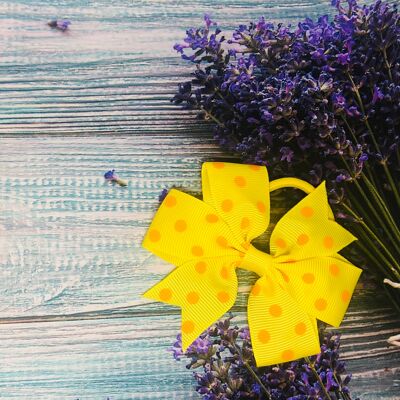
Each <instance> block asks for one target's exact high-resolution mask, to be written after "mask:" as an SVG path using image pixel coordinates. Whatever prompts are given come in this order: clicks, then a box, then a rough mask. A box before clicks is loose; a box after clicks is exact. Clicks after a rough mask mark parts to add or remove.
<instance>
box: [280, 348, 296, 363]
mask: <svg viewBox="0 0 400 400" xmlns="http://www.w3.org/2000/svg"><path fill="white" fill-rule="evenodd" d="M282 360H283V361H291V360H294V351H293V350H285V351H284V352H282Z"/></svg>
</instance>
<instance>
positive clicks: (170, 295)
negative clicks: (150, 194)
mask: <svg viewBox="0 0 400 400" xmlns="http://www.w3.org/2000/svg"><path fill="white" fill-rule="evenodd" d="M202 179H203V195H204V201H200V200H198V199H196V198H194V197H192V196H189V195H187V194H185V193H182V192H180V191H177V190H171V191H170V193H169V194H168V196H167V197H166V198H165V200H164V201H163V203H162V204H161V206H160V208H159V210H158V211H157V213H156V215H155V217H154V219H153V222H152V223H151V226H150V228H149V230H148V232H147V234H146V236H145V239H144V242H143V246H144V247H145V248H147V249H148V250H150V251H152V252H153V253H155V254H157V255H158V256H160V257H161V258H163V259H164V260H167V261H169V262H171V263H173V264H175V265H176V266H177V268H176V269H175V270H173V271H172V272H171V273H170V274H169V275H168V276H167V277H166V278H164V279H163V280H162V281H161V282H159V283H158V284H156V285H155V286H154V287H152V288H151V289H150V290H148V291H147V292H146V293H145V294H144V296H145V297H146V298H149V299H153V300H157V301H162V302H165V303H168V304H172V305H176V306H180V307H181V308H182V345H183V349H184V350H185V349H186V348H187V347H188V346H189V345H190V344H191V343H192V342H193V341H194V340H195V339H196V338H197V337H198V336H199V335H200V334H201V333H202V332H203V331H204V330H205V329H207V328H208V327H209V326H210V325H211V324H212V323H213V322H215V320H217V319H218V318H220V317H221V316H222V315H223V314H224V313H225V312H227V311H228V310H229V309H230V308H231V307H232V305H233V304H234V302H235V299H236V295H237V285H238V282H237V275H236V268H237V267H239V268H243V269H247V270H249V271H251V272H254V273H256V274H257V275H259V279H258V280H257V282H256V284H255V285H254V286H253V288H252V289H251V292H250V295H249V299H248V322H249V328H250V335H251V340H252V344H253V349H254V356H255V358H256V362H257V365H258V366H263V365H271V364H274V363H280V362H285V361H291V360H294V359H297V358H300V357H304V356H309V355H313V354H316V353H318V352H319V348H320V347H319V340H318V332H317V324H316V319H317V318H318V319H320V320H322V321H325V322H327V323H329V324H332V325H334V326H338V324H339V323H340V322H341V320H342V318H343V316H344V313H345V311H346V309H347V307H348V304H349V301H350V298H351V295H352V293H353V291H354V288H355V285H356V283H357V280H358V278H359V276H360V273H361V270H360V269H359V268H357V267H355V266H353V265H352V264H351V263H349V262H348V261H347V260H346V259H345V258H343V257H342V256H340V255H339V254H338V251H340V250H341V249H342V248H344V247H345V246H347V245H348V244H350V243H351V242H352V241H353V240H355V239H356V238H355V237H354V236H353V235H352V234H351V233H350V232H348V231H347V230H346V229H344V228H343V227H341V226H340V225H339V224H338V223H336V222H335V221H334V219H333V217H332V218H331V215H332V213H331V210H330V208H329V203H328V198H327V193H326V189H325V184H324V183H323V184H321V185H319V186H318V187H317V188H316V189H314V190H313V191H312V192H311V193H310V194H309V195H307V196H306V197H305V198H304V199H303V200H301V201H300V202H299V203H298V204H297V205H295V206H294V207H293V208H292V209H291V210H289V211H288V212H287V213H286V214H285V215H284V216H283V217H282V218H281V220H280V221H279V222H278V223H277V225H276V227H275V229H274V230H273V232H272V234H271V238H270V250H271V251H270V254H268V253H265V252H262V251H260V250H258V249H256V248H255V247H253V246H252V245H251V243H250V242H251V241H252V240H253V239H254V238H255V237H257V236H259V235H261V234H262V233H263V232H264V231H265V230H266V229H267V226H268V223H269V211H270V204H269V190H270V184H269V180H268V173H267V170H266V168H265V167H258V166H251V165H238V164H230V163H205V164H203V169H202ZM290 179H291V178H285V181H284V184H286V183H289V184H290V182H292V183H293V184H294V183H295V182H294V181H291V180H290ZM274 182H275V183H277V181H274ZM303 183H304V182H303ZM297 184H298V180H296V185H297ZM279 185H282V181H280V182H279ZM279 185H278V186H279ZM302 186H303V187H307V185H305V184H304V185H302ZM308 186H310V185H308ZM275 187H276V185H275Z"/></svg>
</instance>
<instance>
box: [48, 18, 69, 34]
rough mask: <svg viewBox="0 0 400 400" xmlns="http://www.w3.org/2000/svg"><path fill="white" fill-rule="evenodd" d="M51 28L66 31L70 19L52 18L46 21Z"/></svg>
mask: <svg viewBox="0 0 400 400" xmlns="http://www.w3.org/2000/svg"><path fill="white" fill-rule="evenodd" d="M47 25H49V26H50V27H51V28H55V29H58V30H60V31H63V32H64V31H66V30H67V29H68V28H69V26H70V25H71V21H69V20H68V19H54V20H51V21H49V22H48V23H47Z"/></svg>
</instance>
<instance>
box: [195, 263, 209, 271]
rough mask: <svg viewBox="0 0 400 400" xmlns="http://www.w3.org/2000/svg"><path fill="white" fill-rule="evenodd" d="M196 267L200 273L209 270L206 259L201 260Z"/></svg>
mask: <svg viewBox="0 0 400 400" xmlns="http://www.w3.org/2000/svg"><path fill="white" fill-rule="evenodd" d="M194 268H195V269H196V272H198V273H199V274H204V272H206V270H207V264H206V263H205V262H204V261H199V262H198V263H197V264H196V265H195V266H194Z"/></svg>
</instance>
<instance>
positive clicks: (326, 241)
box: [324, 236, 333, 249]
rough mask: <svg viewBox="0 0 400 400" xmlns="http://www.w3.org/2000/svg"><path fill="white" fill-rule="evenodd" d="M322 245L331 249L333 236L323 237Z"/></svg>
mask: <svg viewBox="0 0 400 400" xmlns="http://www.w3.org/2000/svg"><path fill="white" fill-rule="evenodd" d="M324 247H325V248H327V249H331V248H332V247H333V237H332V236H325V237H324Z"/></svg>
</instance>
